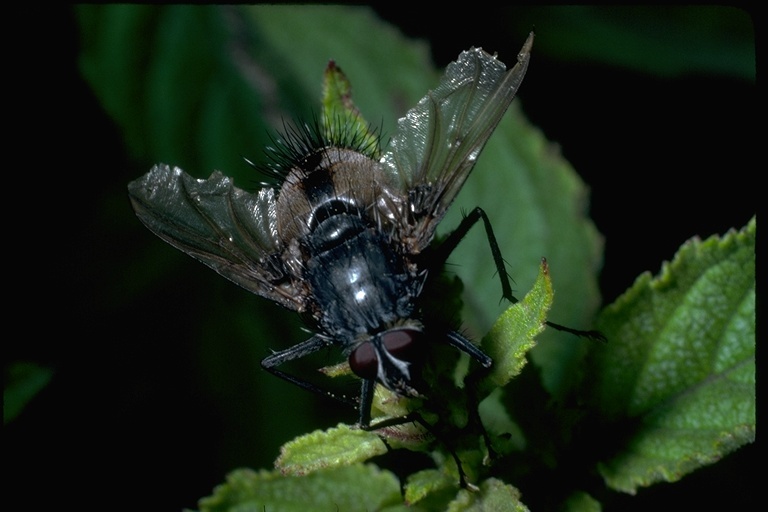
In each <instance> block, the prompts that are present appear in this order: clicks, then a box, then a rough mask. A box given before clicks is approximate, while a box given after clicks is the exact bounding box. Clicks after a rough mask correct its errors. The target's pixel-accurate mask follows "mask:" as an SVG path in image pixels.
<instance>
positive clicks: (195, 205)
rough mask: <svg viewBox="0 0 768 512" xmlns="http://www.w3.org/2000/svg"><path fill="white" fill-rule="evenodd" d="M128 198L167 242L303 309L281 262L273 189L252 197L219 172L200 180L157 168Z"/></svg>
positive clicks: (132, 187) (259, 291) (132, 188)
mask: <svg viewBox="0 0 768 512" xmlns="http://www.w3.org/2000/svg"><path fill="white" fill-rule="evenodd" d="M128 193H129V196H130V198H131V203H132V204H133V209H134V210H135V211H136V215H137V216H138V217H139V219H140V220H141V221H142V222H143V223H144V224H145V225H146V226H147V227H148V228H149V229H150V230H152V231H153V232H154V233H155V234H156V235H158V236H159V237H160V238H162V239H163V240H165V241H166V242H168V243H169V244H171V245H173V246H174V247H176V248H177V249H180V250H182V251H184V252H185V253H187V254H189V255H190V256H192V257H194V258H196V259H197V260H199V261H201V262H203V263H205V264H206V265H208V266H209V267H211V268H212V269H213V270H215V271H216V272H218V273H219V274H221V275H222V276H224V277H226V278H227V279H230V280H231V281H233V282H235V283H236V284H238V285H240V286H242V287H243V288H245V289H246V290H249V291H251V292H253V293H256V294H258V295H261V296H263V297H266V298H268V299H271V300H274V301H276V302H278V303H280V304H282V305H283V306H285V307H287V308H290V309H294V310H301V309H302V300H301V297H300V296H299V295H300V294H299V293H297V291H296V290H295V289H294V288H293V285H292V284H291V282H290V280H289V279H288V278H287V275H286V272H285V270H284V269H283V267H282V265H281V264H280V259H279V257H278V255H279V254H280V252H281V250H282V243H281V241H280V239H279V237H278V235H277V228H276V220H275V193H274V190H272V189H268V188H267V189H262V190H260V191H259V192H258V193H255V194H251V193H248V192H245V191H243V190H240V189H238V188H236V187H235V186H234V185H233V183H232V180H231V179H230V178H227V177H226V176H224V175H222V174H221V173H219V172H218V171H217V172H214V173H213V174H212V175H211V177H210V178H208V179H207V180H198V179H195V178H192V177H191V176H189V175H188V174H186V173H185V172H184V171H182V170H181V169H179V168H177V167H174V168H171V167H169V166H167V165H156V166H154V167H153V168H152V170H151V171H149V172H148V173H147V174H145V175H144V176H142V177H141V178H139V179H138V180H136V181H133V182H131V183H130V184H129V185H128Z"/></svg>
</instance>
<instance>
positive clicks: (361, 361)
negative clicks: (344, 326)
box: [349, 341, 379, 380]
mask: <svg viewBox="0 0 768 512" xmlns="http://www.w3.org/2000/svg"><path fill="white" fill-rule="evenodd" d="M349 367H350V368H351V369H352V371H353V372H355V375H357V376H358V377H360V378H363V379H368V380H373V379H375V378H376V374H377V373H378V371H379V360H378V358H377V357H376V350H375V349H374V348H373V343H371V342H370V341H366V342H365V343H363V344H362V345H360V346H359V347H357V348H356V349H355V350H353V351H352V353H351V354H349Z"/></svg>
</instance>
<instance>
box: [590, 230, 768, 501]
mask: <svg viewBox="0 0 768 512" xmlns="http://www.w3.org/2000/svg"><path fill="white" fill-rule="evenodd" d="M755 231H756V220H755V219H754V218H753V219H752V221H751V222H750V223H749V224H748V225H747V226H746V227H745V228H744V229H743V230H742V231H740V232H735V231H731V232H729V233H728V234H726V235H725V236H723V237H712V238H710V239H708V240H706V241H701V240H698V239H693V240H690V241H688V242H687V243H686V244H684V245H683V246H682V247H681V249H680V251H679V252H678V254H677V255H676V256H675V258H674V260H673V261H672V262H671V263H669V264H665V265H664V267H663V268H662V272H661V274H660V275H659V276H658V277H655V278H652V277H651V276H650V275H649V274H643V275H641V276H640V277H639V278H638V279H637V281H636V282H635V284H634V285H633V286H632V288H631V289H630V290H629V291H627V292H626V294H624V295H623V296H622V297H620V298H619V299H618V300H617V301H616V302H615V303H614V304H612V305H611V306H609V307H608V308H606V310H605V311H604V312H603V313H602V315H601V317H600V322H599V326H598V327H599V328H600V329H601V330H602V331H603V332H604V333H605V335H606V336H607V338H608V340H609V341H608V344H607V345H605V346H601V347H596V348H595V349H594V351H593V355H594V358H593V360H592V364H591V368H590V369H589V371H588V373H589V374H590V375H592V376H593V377H592V381H591V382H592V388H591V394H592V399H593V405H594V407H595V409H599V410H601V411H602V412H603V414H605V415H606V421H609V422H613V423H615V424H619V423H621V424H627V423H629V424H630V425H631V426H630V428H629V429H628V433H627V439H626V442H625V444H624V445H623V446H622V447H620V449H619V450H618V451H619V453H618V454H617V455H615V456H613V457H611V458H608V459H606V460H604V461H603V463H602V464H601V466H600V472H601V474H602V475H603V477H604V478H605V480H606V482H607V483H608V485H609V486H611V487H612V488H614V489H618V490H622V491H625V492H630V493H633V492H635V490H636V489H637V487H639V486H646V485H650V484H652V483H654V482H658V481H662V480H666V481H675V480H678V479H679V478H681V477H682V476H683V475H685V474H687V473H689V472H691V471H693V470H694V469H696V468H698V467H701V466H703V465H705V464H710V463H712V462H715V461H717V460H719V459H720V458H722V457H723V456H724V455H725V454H727V453H729V452H731V451H733V450H735V449H736V448H738V447H740V446H742V445H744V444H746V443H749V442H751V441H753V440H754V436H755Z"/></svg>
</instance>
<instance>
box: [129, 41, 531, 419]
mask: <svg viewBox="0 0 768 512" xmlns="http://www.w3.org/2000/svg"><path fill="white" fill-rule="evenodd" d="M532 44H533V34H531V35H530V36H529V37H528V39H527V41H526V42H525V45H524V46H523V48H522V50H521V51H520V53H519V55H518V57H517V63H516V64H515V66H514V67H513V68H512V69H511V70H507V69H506V67H505V66H504V64H503V63H501V62H500V61H499V60H497V59H496V58H495V57H494V56H491V55H489V54H488V53H486V52H484V51H483V50H481V49H478V48H473V49H470V50H469V51H465V52H463V53H462V54H461V55H460V56H459V58H458V60H457V61H455V62H453V63H451V64H449V65H448V67H447V68H446V70H445V74H444V75H443V77H442V79H441V81H440V83H439V85H438V86H437V87H436V88H435V89H434V90H432V91H430V92H429V93H428V94H427V95H426V96H425V97H424V98H422V100H421V101H419V103H418V104H417V105H416V106H415V107H414V108H413V109H411V110H410V111H408V113H407V114H406V115H405V117H403V118H402V119H400V120H399V122H398V126H397V131H396V133H395V135H394V137H393V138H392V139H391V141H390V144H389V147H388V149H387V150H386V151H385V153H384V154H383V156H381V157H380V158H378V157H376V156H375V155H374V152H372V151H368V149H367V146H366V145H365V144H363V143H360V141H355V140H343V139H344V137H324V136H322V129H319V130H316V131H314V132H313V131H312V130H308V131H307V130H305V131H302V130H301V129H296V130H294V131H293V132H290V133H288V134H287V135H286V137H287V147H289V148H290V149H291V151H290V152H289V154H287V155H286V154H284V155H282V156H283V157H284V158H282V160H283V161H281V162H278V165H277V167H276V168H277V169H278V172H282V178H283V180H282V183H281V184H280V187H279V189H275V188H268V187H266V188H262V189H261V190H259V191H258V192H255V193H249V192H245V191H243V190H240V189H238V188H236V187H234V186H233V184H232V181H231V180H230V179H229V178H227V177H225V176H223V175H222V174H221V173H219V172H214V173H213V174H212V175H211V177H210V178H208V179H207V180H197V179H194V178H192V177H190V176H189V175H187V174H185V173H184V172H183V171H182V170H181V169H178V168H172V167H169V166H167V165H156V166H155V167H153V168H152V170H151V171H150V172H149V173H147V174H146V175H145V176H143V177H142V178H140V179H138V180H136V181H134V182H132V183H130V184H129V187H128V189H129V193H130V198H131V202H132V204H133V207H134V209H135V211H136V214H137V215H138V217H139V219H141V221H142V222H143V223H144V224H145V225H146V226H147V227H148V228H149V229H150V230H152V231H153V232H154V233H155V234H157V235H158V236H160V237H161V238H162V239H163V240H165V241H167V242H168V243H170V244H171V245H173V246H174V247H176V248H178V249H180V250H182V251H184V252H186V253H187V254H189V255H190V256H192V257H194V258H196V259H198V260H200V261H201V262H203V263H205V264H206V265H208V266H209V267H211V268H213V269H214V270H215V271H216V272H218V273H219V274H221V275H223V276H224V277H226V278H228V279H230V280H232V281H233V282H235V283H236V284H238V285H240V286H242V287H243V288H245V289H247V290H249V291H251V292H253V293H255V294H257V295H261V296H263V297H266V298H268V299H271V300H273V301H275V302H277V303H278V304H280V305H282V306H284V307H286V308H289V309H292V310H295V311H297V312H299V313H301V314H302V316H303V317H304V318H308V319H309V320H310V325H309V327H310V328H311V329H312V330H313V332H314V333H315V334H314V335H313V336H311V337H310V338H309V339H308V340H306V341H304V342H302V343H299V344H297V345H295V346H293V347H291V348H288V349H286V350H282V351H279V352H276V353H274V354H272V355H270V356H268V357H267V358H266V359H264V360H263V361H262V366H263V367H264V368H265V369H267V370H268V371H270V372H271V373H273V374H275V375H278V376H280V377H282V378H284V379H286V380H288V381H290V382H293V383H294V384H297V385H299V386H301V387H304V388H306V389H309V390H313V391H320V392H322V390H320V389H319V388H318V387H317V386H316V385H314V384H312V383H310V382H308V381H306V380H304V379H301V378H299V377H296V376H293V375H290V374H287V373H285V372H282V371H280V370H278V369H277V367H278V366H279V365H280V364H282V363H285V362H287V361H290V360H294V359H297V358H301V357H303V356H307V355H309V354H312V353H314V352H317V351H319V350H320V349H323V348H325V347H329V346H330V347H337V348H339V349H341V350H342V351H343V352H344V354H345V355H346V356H347V357H348V361H349V365H350V367H351V369H352V370H353V371H354V373H355V374H357V375H358V376H359V377H360V378H361V379H362V392H361V395H360V400H359V414H360V416H359V422H360V424H361V425H362V426H367V425H369V424H370V421H371V412H370V410H371V401H372V398H373V389H374V386H375V384H376V383H379V384H381V385H382V386H385V387H386V388H388V389H389V390H391V391H393V392H395V393H397V394H398V395H401V396H418V395H419V394H420V392H422V393H426V392H427V391H428V390H419V389H417V386H415V383H416V382H417V381H418V378H417V377H418V376H417V375H415V372H416V371H417V370H418V368H417V365H415V364H414V362H415V360H416V359H417V358H418V356H419V355H420V353H421V352H423V349H422V347H423V346H422V345H421V344H424V343H428V342H429V343H435V342H436V343H440V342H443V343H447V344H449V345H451V346H453V347H455V348H458V349H459V350H462V351H464V352H466V353H467V354H469V355H470V356H471V357H472V358H473V359H475V360H476V361H478V362H479V363H480V364H482V365H483V366H485V367H489V366H490V365H491V364H492V361H491V359H490V358H489V357H488V356H487V355H486V354H484V353H483V352H482V351H481V350H480V349H479V348H478V347H476V346H475V345H474V344H472V342H470V341H469V340H468V339H467V338H466V337H464V336H463V335H461V334H460V333H458V332H455V331H449V332H447V333H445V335H444V336H441V339H433V337H428V333H429V326H428V325H424V324H423V322H422V320H423V318H422V315H421V311H420V308H419V301H418V299H419V296H420V294H421V292H422V287H423V286H424V283H425V280H426V279H427V276H428V275H429V273H430V272H439V271H440V270H441V268H442V266H443V264H444V263H445V260H446V259H447V257H448V254H449V253H450V252H451V250H452V249H453V248H454V247H455V246H456V245H457V244H458V242H459V241H460V240H461V238H463V236H464V235H465V234H466V232H467V231H468V229H469V228H470V227H471V226H472V225H473V224H474V223H476V222H477V221H478V220H481V219H482V220H483V221H484V224H485V227H486V231H487V234H488V237H489V241H490V243H491V248H492V249H493V256H494V261H495V263H496V266H497V268H498V269H499V270H500V272H499V273H500V276H501V277H502V286H503V289H504V295H505V297H507V298H508V299H510V300H514V298H512V294H511V290H510V288H509V283H508V281H506V279H505V278H506V274H505V273H504V266H503V265H504V264H503V261H502V259H501V255H500V254H499V251H498V247H497V245H496V243H495V240H494V238H493V234H492V231H491V228H490V224H489V222H488V219H487V217H486V216H485V214H484V213H483V211H482V210H480V209H479V208H478V209H476V210H474V211H473V212H471V214H469V215H468V216H467V217H466V218H465V219H464V222H462V224H461V225H460V226H459V227H458V228H457V229H456V231H454V232H453V233H452V234H451V235H449V236H448V237H447V238H446V239H445V240H444V241H442V242H441V243H440V244H439V245H435V244H432V242H433V239H434V237H435V230H436V228H437V225H438V223H439V222H440V221H441V219H442V218H443V217H444V215H445V213H446V210H447V209H448V207H449V206H450V204H451V202H452V201H453V199H454V198H455V197H456V195H457V194H458V192H459V190H460V189H461V187H462V185H463V184H464V181H465V180H466V179H467V176H468V175H469V173H470V171H471V170H472V167H473V166H474V164H475V161H476V159H477V157H478V155H479V153H480V151H481V150H482V148H483V146H484V145H485V143H486V141H487V140H488V138H489V137H490V136H491V134H492V133H493V131H494V129H495V128H496V126H497V124H498V123H499V121H500V120H501V118H502V116H503V114H504V112H505V111H506V110H507V107H508V106H509V105H510V103H511V102H512V99H513V98H514V96H515V93H516V92H517V89H518V87H519V86H520V83H521V82H522V80H523V77H524V75H525V72H526V69H527V67H528V61H529V57H530V50H531V46H532ZM337 139H342V140H337ZM303 153H305V154H303ZM280 169H282V171H281V170H280ZM427 255H428V256H429V257H427Z"/></svg>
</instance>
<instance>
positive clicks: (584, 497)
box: [561, 492, 603, 512]
mask: <svg viewBox="0 0 768 512" xmlns="http://www.w3.org/2000/svg"><path fill="white" fill-rule="evenodd" d="M561 510H562V512H600V511H601V510H603V507H602V506H601V505H600V502H599V501H597V500H596V499H595V498H593V497H592V496H590V495H589V494H587V493H585V492H576V493H574V494H572V495H571V496H569V497H568V499H566V500H565V502H564V503H563V506H562V508H561Z"/></svg>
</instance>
